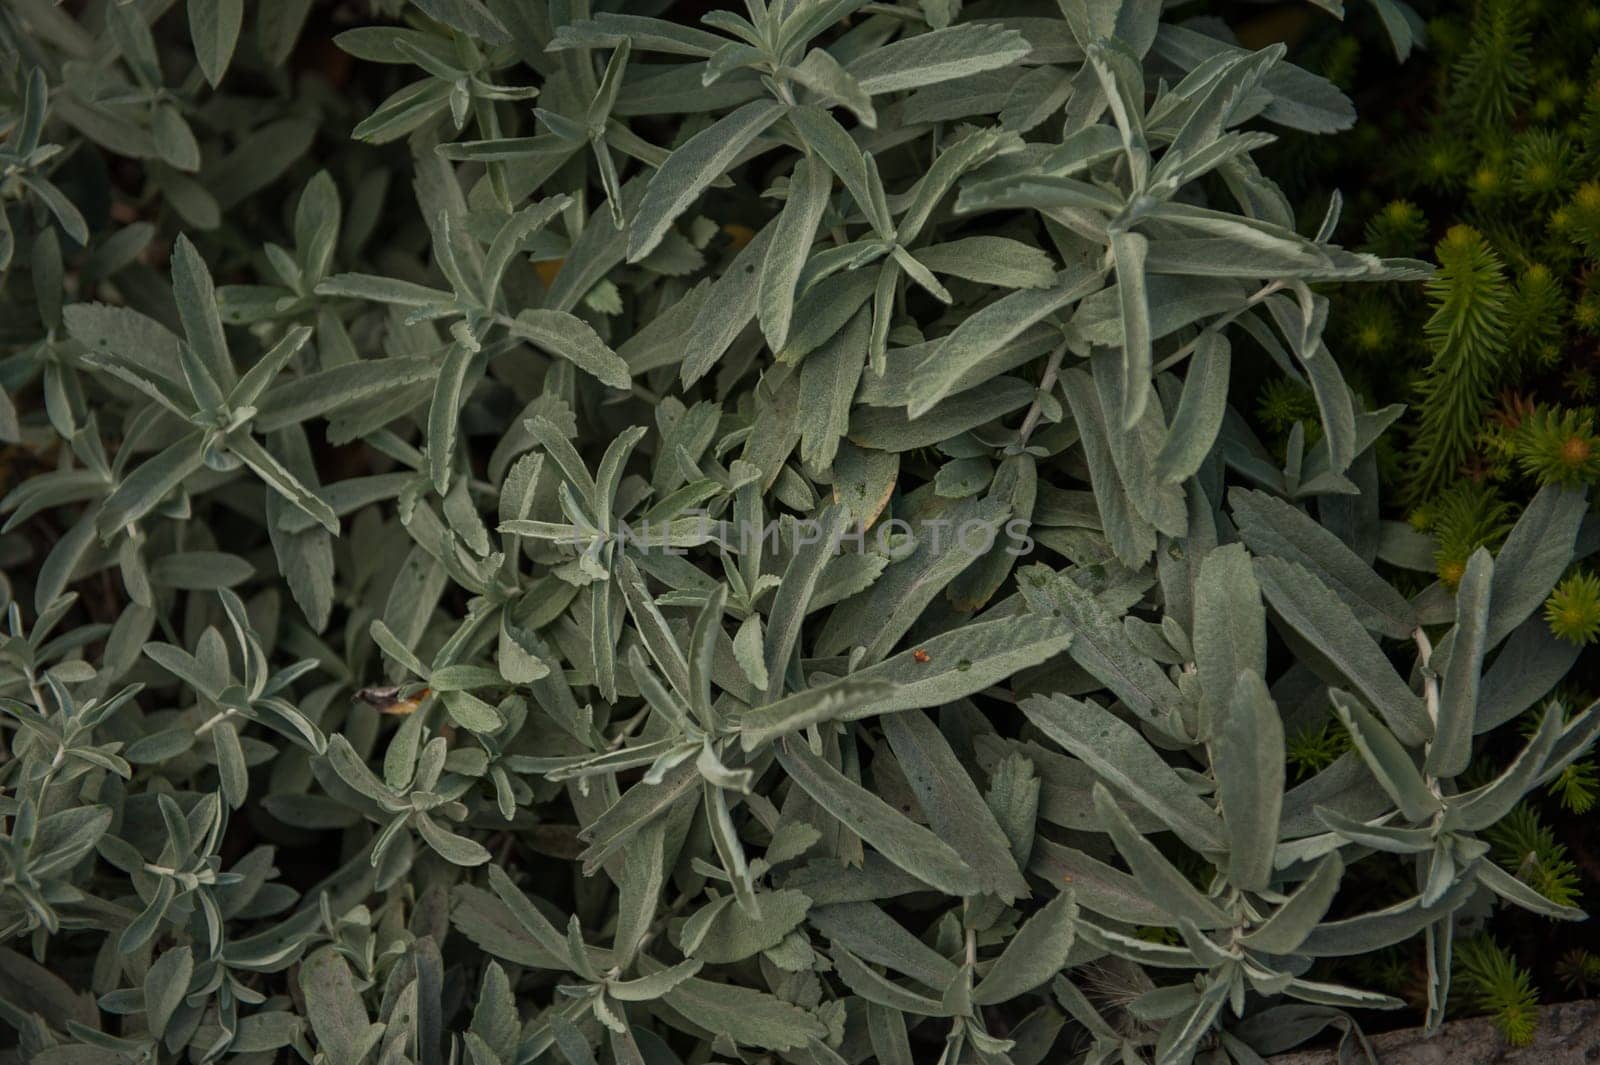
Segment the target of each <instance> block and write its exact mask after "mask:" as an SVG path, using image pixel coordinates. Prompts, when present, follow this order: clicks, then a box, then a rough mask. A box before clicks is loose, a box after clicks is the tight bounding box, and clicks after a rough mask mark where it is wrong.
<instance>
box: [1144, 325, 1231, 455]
mask: <svg viewBox="0 0 1600 1065" xmlns="http://www.w3.org/2000/svg"><path fill="white" fill-rule="evenodd" d="M1232 362H1233V356H1232V351H1231V349H1230V347H1229V344H1228V340H1227V338H1226V337H1224V336H1223V335H1222V334H1221V333H1218V332H1215V331H1213V330H1210V329H1207V330H1205V331H1203V332H1202V333H1201V334H1200V336H1198V337H1197V338H1196V339H1195V350H1194V354H1193V355H1191V356H1190V357H1189V372H1188V374H1187V376H1185V377H1184V380H1183V396H1182V398H1180V399H1179V401H1178V409H1177V412H1176V413H1175V414H1174V415H1173V419H1172V425H1171V426H1170V427H1169V429H1168V431H1167V440H1166V443H1164V444H1163V445H1162V446H1161V452H1160V454H1158V455H1157V456H1156V461H1155V466H1156V473H1157V474H1158V476H1159V477H1160V478H1161V479H1162V480H1164V481H1167V482H1169V483H1177V482H1179V481H1184V480H1187V479H1188V478H1190V477H1192V476H1194V473H1195V471H1196V470H1198V469H1199V468H1200V465H1201V464H1202V463H1203V462H1205V460H1206V456H1207V455H1209V454H1211V449H1212V447H1213V446H1214V445H1215V444H1216V442H1217V434H1218V433H1219V432H1220V431H1221V429H1222V417H1223V414H1224V412H1225V411H1226V410H1227V405H1228V378H1229V375H1230V372H1231V368H1232Z"/></svg>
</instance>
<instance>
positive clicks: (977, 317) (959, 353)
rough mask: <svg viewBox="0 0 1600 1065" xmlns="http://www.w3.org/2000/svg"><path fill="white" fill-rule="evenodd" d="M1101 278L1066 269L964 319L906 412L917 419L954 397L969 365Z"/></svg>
mask: <svg viewBox="0 0 1600 1065" xmlns="http://www.w3.org/2000/svg"><path fill="white" fill-rule="evenodd" d="M1100 284H1101V275H1100V274H1099V273H1098V272H1096V271H1092V270H1088V269H1084V268H1078V269H1071V268H1069V269H1067V270H1063V271H1062V272H1061V273H1060V274H1059V275H1057V279H1056V283H1055V284H1054V285H1052V286H1051V287H1050V288H1044V289H1024V290H1022V291H1019V292H1014V293H1011V294H1010V295H1007V296H1002V297H1001V298H1000V299H998V300H996V301H995V302H994V303H991V304H990V305H989V306H987V307H985V308H983V309H982V310H980V311H978V312H977V313H975V314H973V315H971V316H969V317H968V318H966V319H964V320H963V321H962V322H961V324H960V325H958V326H957V327H956V328H955V330H954V331H953V332H951V333H950V335H949V336H947V337H945V338H944V340H943V341H941V342H940V344H939V346H938V347H937V348H935V349H934V351H933V352H932V353H930V355H929V357H928V363H927V364H925V365H927V367H928V372H927V373H926V374H925V375H923V376H920V377H919V379H918V380H917V382H916V383H915V384H914V386H913V391H912V398H911V401H910V402H909V403H907V404H906V413H907V415H908V416H909V417H911V418H913V419H917V418H921V417H922V416H924V415H926V414H927V413H928V412H929V411H931V410H933V409H934V407H935V405H937V404H938V403H939V401H940V400H942V399H944V398H945V397H946V396H947V395H949V394H950V392H951V390H952V389H953V388H954V387H955V385H956V383H957V382H958V381H959V380H960V379H961V375H962V373H963V372H964V371H965V370H966V369H967V368H968V367H970V366H973V365H975V364H977V363H978V362H981V361H982V360H983V359H984V358H986V357H987V356H989V355H990V354H992V353H993V352H995V351H996V350H998V349H999V348H1001V347H1002V346H1004V345H1005V344H1007V343H1009V342H1010V341H1012V340H1014V339H1015V338H1016V337H1018V336H1019V335H1021V334H1022V333H1023V332H1024V331H1025V330H1027V329H1028V328H1029V327H1030V326H1032V325H1034V324H1035V323H1037V322H1041V321H1043V320H1045V319H1046V318H1047V317H1049V316H1050V315H1051V314H1053V313H1055V312H1056V311H1059V310H1061V309H1063V308H1065V307H1068V306H1070V305H1071V304H1073V303H1074V302H1076V301H1077V300H1080V299H1082V298H1083V297H1084V296H1086V295H1088V294H1089V293H1090V292H1093V291H1094V290H1095V289H1097V288H1099V287H1100Z"/></svg>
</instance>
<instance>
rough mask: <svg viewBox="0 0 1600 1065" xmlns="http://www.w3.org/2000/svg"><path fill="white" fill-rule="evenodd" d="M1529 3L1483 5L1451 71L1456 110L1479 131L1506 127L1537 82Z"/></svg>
mask: <svg viewBox="0 0 1600 1065" xmlns="http://www.w3.org/2000/svg"><path fill="white" fill-rule="evenodd" d="M1529 7H1530V5H1529V4H1528V2H1527V0H1483V2H1482V3H1481V4H1480V5H1479V10H1478V13H1477V17H1476V18H1474V19H1473V20H1472V28H1471V31H1470V33H1469V35H1468V38H1467V44H1466V47H1465V48H1464V49H1463V50H1462V52H1461V55H1460V57H1459V58H1458V59H1457V60H1456V62H1455V65H1454V66H1453V68H1452V69H1451V78H1450V80H1451V89H1450V106H1451V110H1453V111H1454V112H1455V113H1456V114H1457V115H1458V116H1460V117H1462V118H1465V119H1469V120H1471V121H1472V122H1474V123H1476V124H1477V126H1478V128H1485V127H1492V126H1497V125H1504V124H1505V123H1508V122H1509V121H1510V120H1511V118H1512V116H1513V115H1514V114H1515V112H1516V110H1517V107H1518V106H1519V105H1520V104H1521V103H1522V101H1523V100H1524V99H1526V97H1527V91H1528V85H1529V82H1530V81H1531V80H1532V78H1533V58H1532V50H1531V47H1530V46H1531V43H1532V41H1531V35H1530V32H1529V22H1530V12H1529V10H1528V8H1529Z"/></svg>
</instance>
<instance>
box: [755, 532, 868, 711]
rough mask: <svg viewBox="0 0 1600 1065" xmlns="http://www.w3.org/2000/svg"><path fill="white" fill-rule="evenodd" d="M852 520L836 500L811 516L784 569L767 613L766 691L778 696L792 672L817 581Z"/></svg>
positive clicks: (835, 551) (836, 550) (837, 548)
mask: <svg viewBox="0 0 1600 1065" xmlns="http://www.w3.org/2000/svg"><path fill="white" fill-rule="evenodd" d="M849 520H850V512H849V510H848V509H847V508H846V507H843V506H840V505H839V504H837V503H835V504H833V505H831V506H829V507H828V508H827V509H825V510H824V511H823V512H822V513H821V514H819V515H817V517H816V518H814V519H812V527H811V528H810V529H808V530H807V533H808V536H807V542H805V543H803V544H800V545H799V546H798V547H797V548H796V550H795V553H794V557H793V558H792V559H790V561H789V565H788V566H787V567H786V568H785V569H784V572H783V579H782V580H781V581H780V582H779V584H778V591H777V593H776V594H775V595H774V596H773V600H772V609H771V610H770V611H768V613H767V646H766V658H765V661H766V674H767V686H766V689H765V690H766V691H767V692H768V693H769V694H771V695H776V694H778V693H779V692H781V691H782V685H783V679H784V677H785V676H786V675H787V674H788V672H789V660H790V658H791V657H792V656H793V654H794V651H795V648H796V647H797V646H798V643H799V639H800V627H801V625H802V624H804V622H805V617H806V609H807V607H808V606H809V605H810V602H811V596H812V595H813V594H814V593H815V591H816V587H817V581H818V580H820V579H821V577H822V570H823V567H824V566H826V565H827V563H828V559H829V558H830V557H831V556H833V555H835V554H836V553H837V552H838V550H839V539H840V537H841V536H842V535H843V533H844V531H845V528H846V525H847V524H848V522H849Z"/></svg>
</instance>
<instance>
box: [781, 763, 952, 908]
mask: <svg viewBox="0 0 1600 1065" xmlns="http://www.w3.org/2000/svg"><path fill="white" fill-rule="evenodd" d="M776 752H777V756H778V761H779V762H780V763H781V764H782V765H783V768H784V770H785V771H786V772H787V773H788V774H789V779H790V780H791V781H792V782H793V783H794V785H795V786H796V787H798V788H799V789H800V790H801V791H803V792H805V793H806V794H807V795H809V796H810V797H811V799H812V801H814V802H815V803H816V804H817V805H818V806H820V807H822V808H823V809H824V810H826V811H827V812H828V813H829V814H830V815H831V816H833V817H834V818H836V819H837V820H838V821H839V823H840V824H841V825H842V826H843V827H845V828H846V829H848V830H850V831H851V832H853V833H855V834H856V835H857V836H859V837H861V839H862V840H863V841H865V842H867V843H870V844H872V846H873V847H875V848H876V849H877V850H878V851H879V853H881V854H882V855H883V856H884V857H885V858H888V859H889V860H890V861H891V862H893V863H894V864H895V865H897V866H899V867H900V868H901V869H904V870H905V871H906V872H908V873H910V874H911V875H912V876H914V877H916V878H917V879H919V880H921V881H923V882H924V883H926V884H928V885H929V886H931V887H935V888H938V889H939V890H940V891H943V892H945V893H947V894H951V895H962V896H966V895H976V894H978V893H980V892H982V891H983V890H984V883H983V878H982V877H980V876H979V875H978V873H977V872H976V871H974V870H973V868H972V867H971V866H969V865H968V864H967V863H966V861H965V860H964V859H963V858H962V857H961V856H960V855H959V854H957V853H956V851H955V850H954V849H953V848H952V847H951V846H950V845H949V844H948V843H946V842H944V841H943V840H941V839H940V838H939V837H938V836H936V835H934V834H933V833H932V832H930V831H928V830H927V829H926V828H923V827H922V826H921V825H919V824H917V823H916V822H914V821H910V820H908V819H907V818H906V817H905V816H904V815H903V814H901V813H899V812H898V811H897V810H895V809H894V807H892V806H890V805H889V804H888V803H886V802H884V801H883V800H882V799H880V798H879V797H878V796H876V795H874V794H873V793H872V792H870V791H867V790H866V789H865V788H863V787H862V786H861V785H860V784H857V783H855V782H854V781H852V780H850V779H849V778H848V777H846V776H845V775H844V774H842V773H840V772H839V771H838V770H837V769H835V768H833V767H832V766H830V765H828V764H827V763H826V762H824V761H823V760H822V759H821V758H819V757H817V756H816V755H815V754H812V753H811V751H810V750H808V749H807V748H806V746H805V745H804V744H803V743H797V742H795V741H794V740H793V739H789V740H785V741H784V742H783V743H781V744H779V745H778V746H777V748H776Z"/></svg>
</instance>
